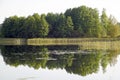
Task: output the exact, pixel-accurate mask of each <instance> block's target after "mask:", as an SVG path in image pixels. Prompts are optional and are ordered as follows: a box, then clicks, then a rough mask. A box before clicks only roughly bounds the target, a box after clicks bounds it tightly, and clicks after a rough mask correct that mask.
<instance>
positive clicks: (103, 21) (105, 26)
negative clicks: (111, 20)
mask: <svg viewBox="0 0 120 80" xmlns="http://www.w3.org/2000/svg"><path fill="white" fill-rule="evenodd" d="M101 25H102V28H103V33H104V34H103V37H106V36H107V34H108V33H107V32H108V16H107V14H106V10H105V9H103V11H102V15H101Z"/></svg>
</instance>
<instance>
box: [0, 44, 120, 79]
mask: <svg viewBox="0 0 120 80" xmlns="http://www.w3.org/2000/svg"><path fill="white" fill-rule="evenodd" d="M119 53H120V51H119V50H80V49H78V48H77V46H73V47H68V46H67V47H66V46H65V47H63V46H62V47H56V46H55V47H51V46H49V47H46V46H42V47H41V46H1V50H0V80H119V78H120V76H119V74H120V56H119Z"/></svg>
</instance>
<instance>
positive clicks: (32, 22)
mask: <svg viewBox="0 0 120 80" xmlns="http://www.w3.org/2000/svg"><path fill="white" fill-rule="evenodd" d="M0 28H1V27H0ZM0 30H1V31H0V35H1V37H4V38H38V37H39V38H45V37H49V38H66V37H67V38H83V37H97V38H98V37H99V38H100V37H118V36H119V35H120V26H119V25H118V22H117V20H116V19H115V18H114V17H113V16H110V17H108V16H107V15H106V11H105V9H103V11H102V15H99V13H98V10H97V9H93V8H90V7H86V6H80V7H77V8H73V9H67V10H66V11H65V13H60V14H57V13H56V14H53V13H48V14H47V15H45V14H41V15H39V14H38V13H34V14H33V15H29V16H28V17H18V16H11V17H8V18H6V19H5V20H4V22H3V24H2V28H1V29H0Z"/></svg>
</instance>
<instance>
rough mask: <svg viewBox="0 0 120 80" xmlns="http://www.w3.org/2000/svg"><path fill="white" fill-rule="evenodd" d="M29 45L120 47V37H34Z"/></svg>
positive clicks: (113, 48) (83, 47) (28, 42)
mask: <svg viewBox="0 0 120 80" xmlns="http://www.w3.org/2000/svg"><path fill="white" fill-rule="evenodd" d="M27 44H28V45H79V46H80V48H81V49H104V50H106V49H109V50H115V49H117V50H118V49H120V39H119V38H33V39H28V40H27Z"/></svg>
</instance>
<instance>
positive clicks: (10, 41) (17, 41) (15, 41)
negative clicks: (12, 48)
mask: <svg viewBox="0 0 120 80" xmlns="http://www.w3.org/2000/svg"><path fill="white" fill-rule="evenodd" d="M24 44H26V39H22V38H0V45H24Z"/></svg>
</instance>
